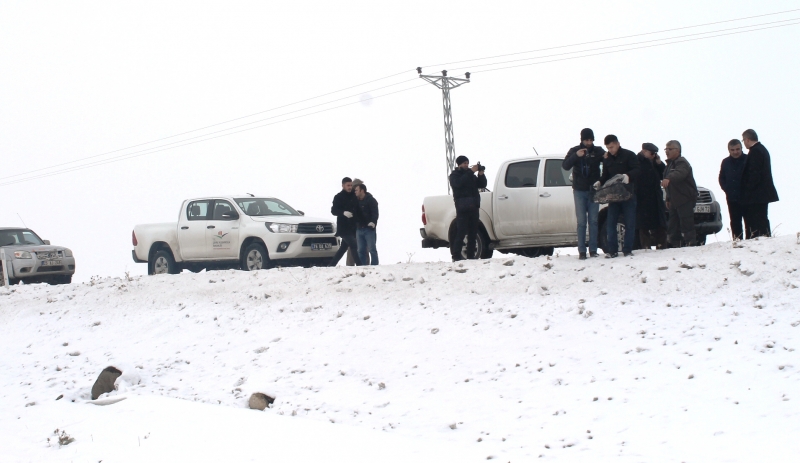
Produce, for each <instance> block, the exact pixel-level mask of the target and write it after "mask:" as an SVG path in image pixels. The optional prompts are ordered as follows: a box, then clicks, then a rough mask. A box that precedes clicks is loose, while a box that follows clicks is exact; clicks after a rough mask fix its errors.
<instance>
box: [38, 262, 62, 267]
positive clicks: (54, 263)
mask: <svg viewBox="0 0 800 463" xmlns="http://www.w3.org/2000/svg"><path fill="white" fill-rule="evenodd" d="M41 265H42V267H49V266H51V265H61V261H60V260H43V261H42V264H41Z"/></svg>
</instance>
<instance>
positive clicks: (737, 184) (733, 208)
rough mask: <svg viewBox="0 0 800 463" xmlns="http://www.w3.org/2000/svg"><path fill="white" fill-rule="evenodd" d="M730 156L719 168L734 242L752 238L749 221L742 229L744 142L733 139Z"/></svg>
mask: <svg viewBox="0 0 800 463" xmlns="http://www.w3.org/2000/svg"><path fill="white" fill-rule="evenodd" d="M728 154H729V156H728V157H726V158H725V159H723V160H722V164H721V165H720V167H719V186H720V187H721V188H722V191H724V192H725V199H726V201H727V203H728V215H729V216H730V218H731V234H732V235H733V239H734V240H743V239H747V238H750V227H748V226H747V221H745V223H744V228H742V220H744V218H745V216H744V205H742V203H741V201H742V172H744V166H745V163H746V162H747V155H746V154H744V153H743V152H742V142H740V141H739V140H736V139H733V140H731V141H729V142H728Z"/></svg>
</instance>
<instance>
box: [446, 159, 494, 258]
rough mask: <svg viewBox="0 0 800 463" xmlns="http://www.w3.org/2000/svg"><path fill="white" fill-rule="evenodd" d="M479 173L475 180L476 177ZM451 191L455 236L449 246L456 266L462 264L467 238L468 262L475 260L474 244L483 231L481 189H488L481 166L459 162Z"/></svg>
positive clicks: (451, 182)
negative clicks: (458, 262) (454, 211)
mask: <svg viewBox="0 0 800 463" xmlns="http://www.w3.org/2000/svg"><path fill="white" fill-rule="evenodd" d="M476 172H477V173H478V175H477V176H476V175H475V173H476ZM450 188H451V189H452V190H453V201H455V203H456V230H457V231H456V236H455V239H453V242H452V243H450V254H451V255H452V257H453V262H455V261H458V260H463V256H462V255H461V249H462V248H463V246H464V238H465V237H466V238H467V259H476V258H478V257H480V256H476V255H475V251H476V249H475V240H477V239H478V230H479V229H480V223H481V218H480V207H481V194H480V191H479V190H480V189H482V188H486V176H485V175H484V174H483V170H482V169H481V165H480V163H478V164H475V165H474V166H471V167H470V165H469V159H467V157H466V156H459V157H457V158H456V168H455V169H454V170H453V172H452V173H451V174H450Z"/></svg>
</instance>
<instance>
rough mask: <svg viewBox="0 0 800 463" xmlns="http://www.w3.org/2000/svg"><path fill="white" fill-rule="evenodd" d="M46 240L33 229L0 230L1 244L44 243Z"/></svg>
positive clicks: (24, 244)
mask: <svg viewBox="0 0 800 463" xmlns="http://www.w3.org/2000/svg"><path fill="white" fill-rule="evenodd" d="M42 244H44V242H43V241H42V240H41V238H39V237H38V236H36V233H34V232H33V231H31V230H26V229H24V228H20V229H17V230H0V246H26V245H35V246H36V245H42Z"/></svg>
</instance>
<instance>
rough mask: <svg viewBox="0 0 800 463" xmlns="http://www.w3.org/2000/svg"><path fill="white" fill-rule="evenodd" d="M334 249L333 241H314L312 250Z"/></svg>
mask: <svg viewBox="0 0 800 463" xmlns="http://www.w3.org/2000/svg"><path fill="white" fill-rule="evenodd" d="M331 249H332V247H331V243H312V244H311V250H312V251H330V250H331Z"/></svg>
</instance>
